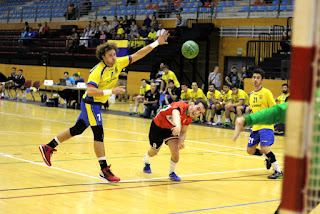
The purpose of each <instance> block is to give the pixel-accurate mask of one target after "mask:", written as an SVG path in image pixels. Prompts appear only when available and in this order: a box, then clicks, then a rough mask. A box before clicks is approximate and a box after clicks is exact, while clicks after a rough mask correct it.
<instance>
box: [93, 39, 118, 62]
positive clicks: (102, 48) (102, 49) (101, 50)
mask: <svg viewBox="0 0 320 214" xmlns="http://www.w3.org/2000/svg"><path fill="white" fill-rule="evenodd" d="M110 50H115V51H116V52H117V51H118V47H117V44H116V43H114V42H106V43H104V44H101V45H99V46H98V47H97V50H96V57H97V58H98V60H100V61H101V60H103V58H102V56H104V55H105V54H106V52H108V51H110Z"/></svg>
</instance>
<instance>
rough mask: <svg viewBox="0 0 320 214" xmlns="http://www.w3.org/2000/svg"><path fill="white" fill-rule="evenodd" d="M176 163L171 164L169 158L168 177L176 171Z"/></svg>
mask: <svg viewBox="0 0 320 214" xmlns="http://www.w3.org/2000/svg"><path fill="white" fill-rule="evenodd" d="M177 164H178V162H173V161H172V159H171V158H170V164H169V175H170V174H171V173H172V172H174V171H175V170H176V167H177Z"/></svg>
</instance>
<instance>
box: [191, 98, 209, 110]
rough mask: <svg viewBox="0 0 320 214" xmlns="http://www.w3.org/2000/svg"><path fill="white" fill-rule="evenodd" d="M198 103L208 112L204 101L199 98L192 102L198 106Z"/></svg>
mask: <svg viewBox="0 0 320 214" xmlns="http://www.w3.org/2000/svg"><path fill="white" fill-rule="evenodd" d="M199 103H202V105H203V107H204V109H205V110H208V104H207V102H206V101H204V100H203V99H201V98H199V99H197V100H196V101H195V102H194V104H195V105H198V104H199Z"/></svg>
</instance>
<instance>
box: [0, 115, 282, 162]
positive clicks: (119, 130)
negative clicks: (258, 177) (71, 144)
mask: <svg viewBox="0 0 320 214" xmlns="http://www.w3.org/2000/svg"><path fill="white" fill-rule="evenodd" d="M0 114H7V115H11V116H15V117H24V118H29V119H37V120H44V121H51V122H56V123H64V124H74V123H71V122H63V121H59V120H51V119H43V118H37V117H29V116H25V115H19V114H12V113H6V112H0ZM103 129H105V130H111V131H118V132H124V133H130V134H138V135H144V136H147V135H148V134H144V133H139V132H132V131H125V130H121V129H111V128H105V127H104V128H103ZM185 141H187V142H192V143H197V144H205V145H211V146H218V147H225V148H230V149H238V150H243V151H245V150H247V149H244V148H239V147H233V146H225V145H219V144H213V143H206V142H200V141H193V140H185ZM274 154H276V155H281V156H284V154H281V153H274Z"/></svg>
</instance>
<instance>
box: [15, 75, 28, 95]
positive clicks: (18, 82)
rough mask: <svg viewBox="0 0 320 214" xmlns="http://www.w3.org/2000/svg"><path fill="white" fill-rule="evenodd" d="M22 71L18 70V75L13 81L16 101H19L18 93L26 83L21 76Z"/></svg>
mask: <svg viewBox="0 0 320 214" xmlns="http://www.w3.org/2000/svg"><path fill="white" fill-rule="evenodd" d="M22 73H23V70H22V69H19V71H18V75H16V76H15V79H14V89H15V91H16V96H17V100H19V97H20V95H19V91H22V90H24V83H25V82H26V80H25V78H24V76H22Z"/></svg>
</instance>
